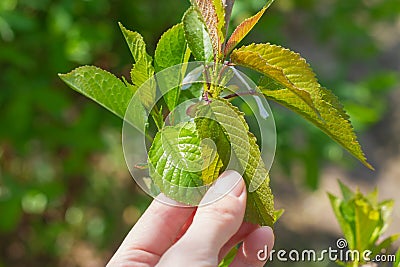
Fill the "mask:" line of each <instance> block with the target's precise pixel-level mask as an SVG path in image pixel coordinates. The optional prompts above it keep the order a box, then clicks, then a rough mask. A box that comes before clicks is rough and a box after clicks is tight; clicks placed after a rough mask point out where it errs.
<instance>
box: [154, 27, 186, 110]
mask: <svg viewBox="0 0 400 267" xmlns="http://www.w3.org/2000/svg"><path fill="white" fill-rule="evenodd" d="M189 57H190V50H189V49H188V47H187V43H186V39H185V34H184V30H183V24H182V23H180V24H177V25H175V26H173V27H172V28H170V29H169V30H167V31H166V32H165V33H164V34H163V35H162V36H161V38H160V40H159V41H158V44H157V48H156V52H155V55H154V65H155V70H156V72H160V71H162V70H164V69H167V68H169V67H172V66H175V65H178V64H182V63H184V62H187V61H188V60H189ZM182 75H183V74H182ZM182 75H177V76H174V77H168V79H165V80H162V81H159V82H162V83H164V84H166V86H168V85H167V84H171V85H172V86H174V85H176V84H180V81H181V80H182V79H183V78H182ZM161 77H163V76H162V75H161ZM171 79H172V80H171ZM179 92H180V88H179V87H176V88H173V89H171V90H170V91H168V93H165V94H164V95H163V97H164V100H165V103H166V104H167V106H168V108H169V110H173V109H174V108H175V106H176V105H177V104H178V100H179Z"/></svg>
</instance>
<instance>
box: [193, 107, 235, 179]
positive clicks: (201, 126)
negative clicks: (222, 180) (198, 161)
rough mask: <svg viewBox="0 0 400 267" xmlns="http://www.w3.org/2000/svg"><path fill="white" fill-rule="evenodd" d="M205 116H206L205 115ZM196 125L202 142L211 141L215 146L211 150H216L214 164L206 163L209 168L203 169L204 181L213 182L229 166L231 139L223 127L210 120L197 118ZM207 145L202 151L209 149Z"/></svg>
mask: <svg viewBox="0 0 400 267" xmlns="http://www.w3.org/2000/svg"><path fill="white" fill-rule="evenodd" d="M203 115H204V114H203ZM194 122H195V123H196V129H197V131H198V133H199V136H200V138H201V139H202V140H210V141H212V142H213V143H214V144H215V145H214V146H211V147H210V148H209V150H214V151H215V150H216V152H217V153H216V155H215V156H214V157H213V161H212V162H207V161H205V166H208V167H207V168H204V169H203V174H202V175H203V180H204V181H205V182H206V183H210V182H213V181H214V180H216V179H217V178H218V176H219V175H220V174H221V172H223V171H224V170H225V167H226V166H227V165H228V162H229V159H230V154H231V145H230V143H229V139H228V137H227V136H226V134H225V132H224V130H223V129H222V127H221V125H220V124H219V123H218V122H217V121H215V120H212V119H210V118H205V117H199V116H196V118H195V119H194ZM207 148H208V146H207V145H206V143H205V144H204V145H203V146H202V149H207ZM203 154H204V155H210V153H203Z"/></svg>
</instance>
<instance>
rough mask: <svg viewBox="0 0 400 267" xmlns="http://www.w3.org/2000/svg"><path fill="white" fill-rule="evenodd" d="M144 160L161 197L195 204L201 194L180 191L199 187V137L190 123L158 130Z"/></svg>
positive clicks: (193, 125)
mask: <svg viewBox="0 0 400 267" xmlns="http://www.w3.org/2000/svg"><path fill="white" fill-rule="evenodd" d="M148 160H149V167H150V175H151V177H152V178H153V180H154V182H155V183H156V184H157V186H158V187H159V188H160V189H161V191H162V192H163V193H164V194H165V195H167V196H169V197H171V198H172V199H175V200H177V201H181V202H185V203H187V204H197V203H198V201H199V200H200V198H201V196H202V195H201V193H200V192H198V194H196V191H195V190H193V191H191V190H189V191H186V190H185V189H184V188H185V187H192V188H196V187H199V186H201V185H203V181H202V179H201V174H202V173H201V169H202V156H201V148H200V138H199V136H198V134H197V131H196V126H195V124H194V123H189V122H188V123H182V124H179V125H177V126H166V127H164V128H163V129H162V130H160V131H159V132H158V133H157V134H156V136H155V138H154V141H153V143H152V145H151V148H150V150H149V152H148ZM196 202H197V203H196Z"/></svg>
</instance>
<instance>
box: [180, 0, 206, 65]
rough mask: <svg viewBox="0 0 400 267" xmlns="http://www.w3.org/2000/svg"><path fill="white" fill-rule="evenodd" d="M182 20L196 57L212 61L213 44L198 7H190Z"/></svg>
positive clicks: (187, 39)
mask: <svg viewBox="0 0 400 267" xmlns="http://www.w3.org/2000/svg"><path fill="white" fill-rule="evenodd" d="M182 22H183V28H184V31H185V38H186V41H187V43H188V46H189V48H190V51H192V53H193V56H194V58H195V59H196V60H198V61H206V62H211V61H212V60H213V57H214V54H213V46H212V43H211V38H210V35H209V33H208V31H207V28H206V25H205V24H204V21H203V18H202V15H201V14H200V12H199V11H198V9H197V8H196V7H194V6H192V7H190V8H189V9H188V10H187V11H186V13H185V14H184V15H183V19H182Z"/></svg>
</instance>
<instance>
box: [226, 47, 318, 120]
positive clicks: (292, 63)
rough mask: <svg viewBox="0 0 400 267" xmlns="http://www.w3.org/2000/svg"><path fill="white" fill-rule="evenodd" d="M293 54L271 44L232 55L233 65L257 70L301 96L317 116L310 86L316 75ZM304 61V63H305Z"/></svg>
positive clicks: (237, 50) (243, 49)
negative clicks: (309, 90) (309, 89)
mask: <svg viewBox="0 0 400 267" xmlns="http://www.w3.org/2000/svg"><path fill="white" fill-rule="evenodd" d="M291 53H292V52H291V51H289V50H287V49H284V48H282V47H280V46H275V45H270V44H252V45H249V46H242V47H241V48H239V49H236V50H234V51H233V52H232V54H231V60H232V62H233V63H236V64H238V65H241V66H244V67H248V68H250V69H253V70H256V71H258V72H260V73H262V74H264V75H266V77H268V78H270V79H272V80H273V81H275V82H276V83H278V84H280V85H281V86H283V87H285V88H287V89H289V90H290V91H292V92H293V93H295V94H296V95H297V96H299V97H300V98H301V99H302V100H303V101H304V102H305V103H306V104H307V105H308V106H310V107H311V108H312V109H313V110H314V111H315V113H316V114H318V112H317V111H316V109H315V107H314V103H313V102H312V99H311V96H310V93H309V92H308V90H307V89H308V88H307V87H305V86H308V85H309V83H310V82H312V80H311V79H315V77H314V73H309V72H308V69H306V68H304V66H308V65H307V64H306V63H305V60H304V59H302V58H300V57H299V58H296V59H294V58H293V57H292V54H291ZM303 61H304V62H303Z"/></svg>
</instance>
